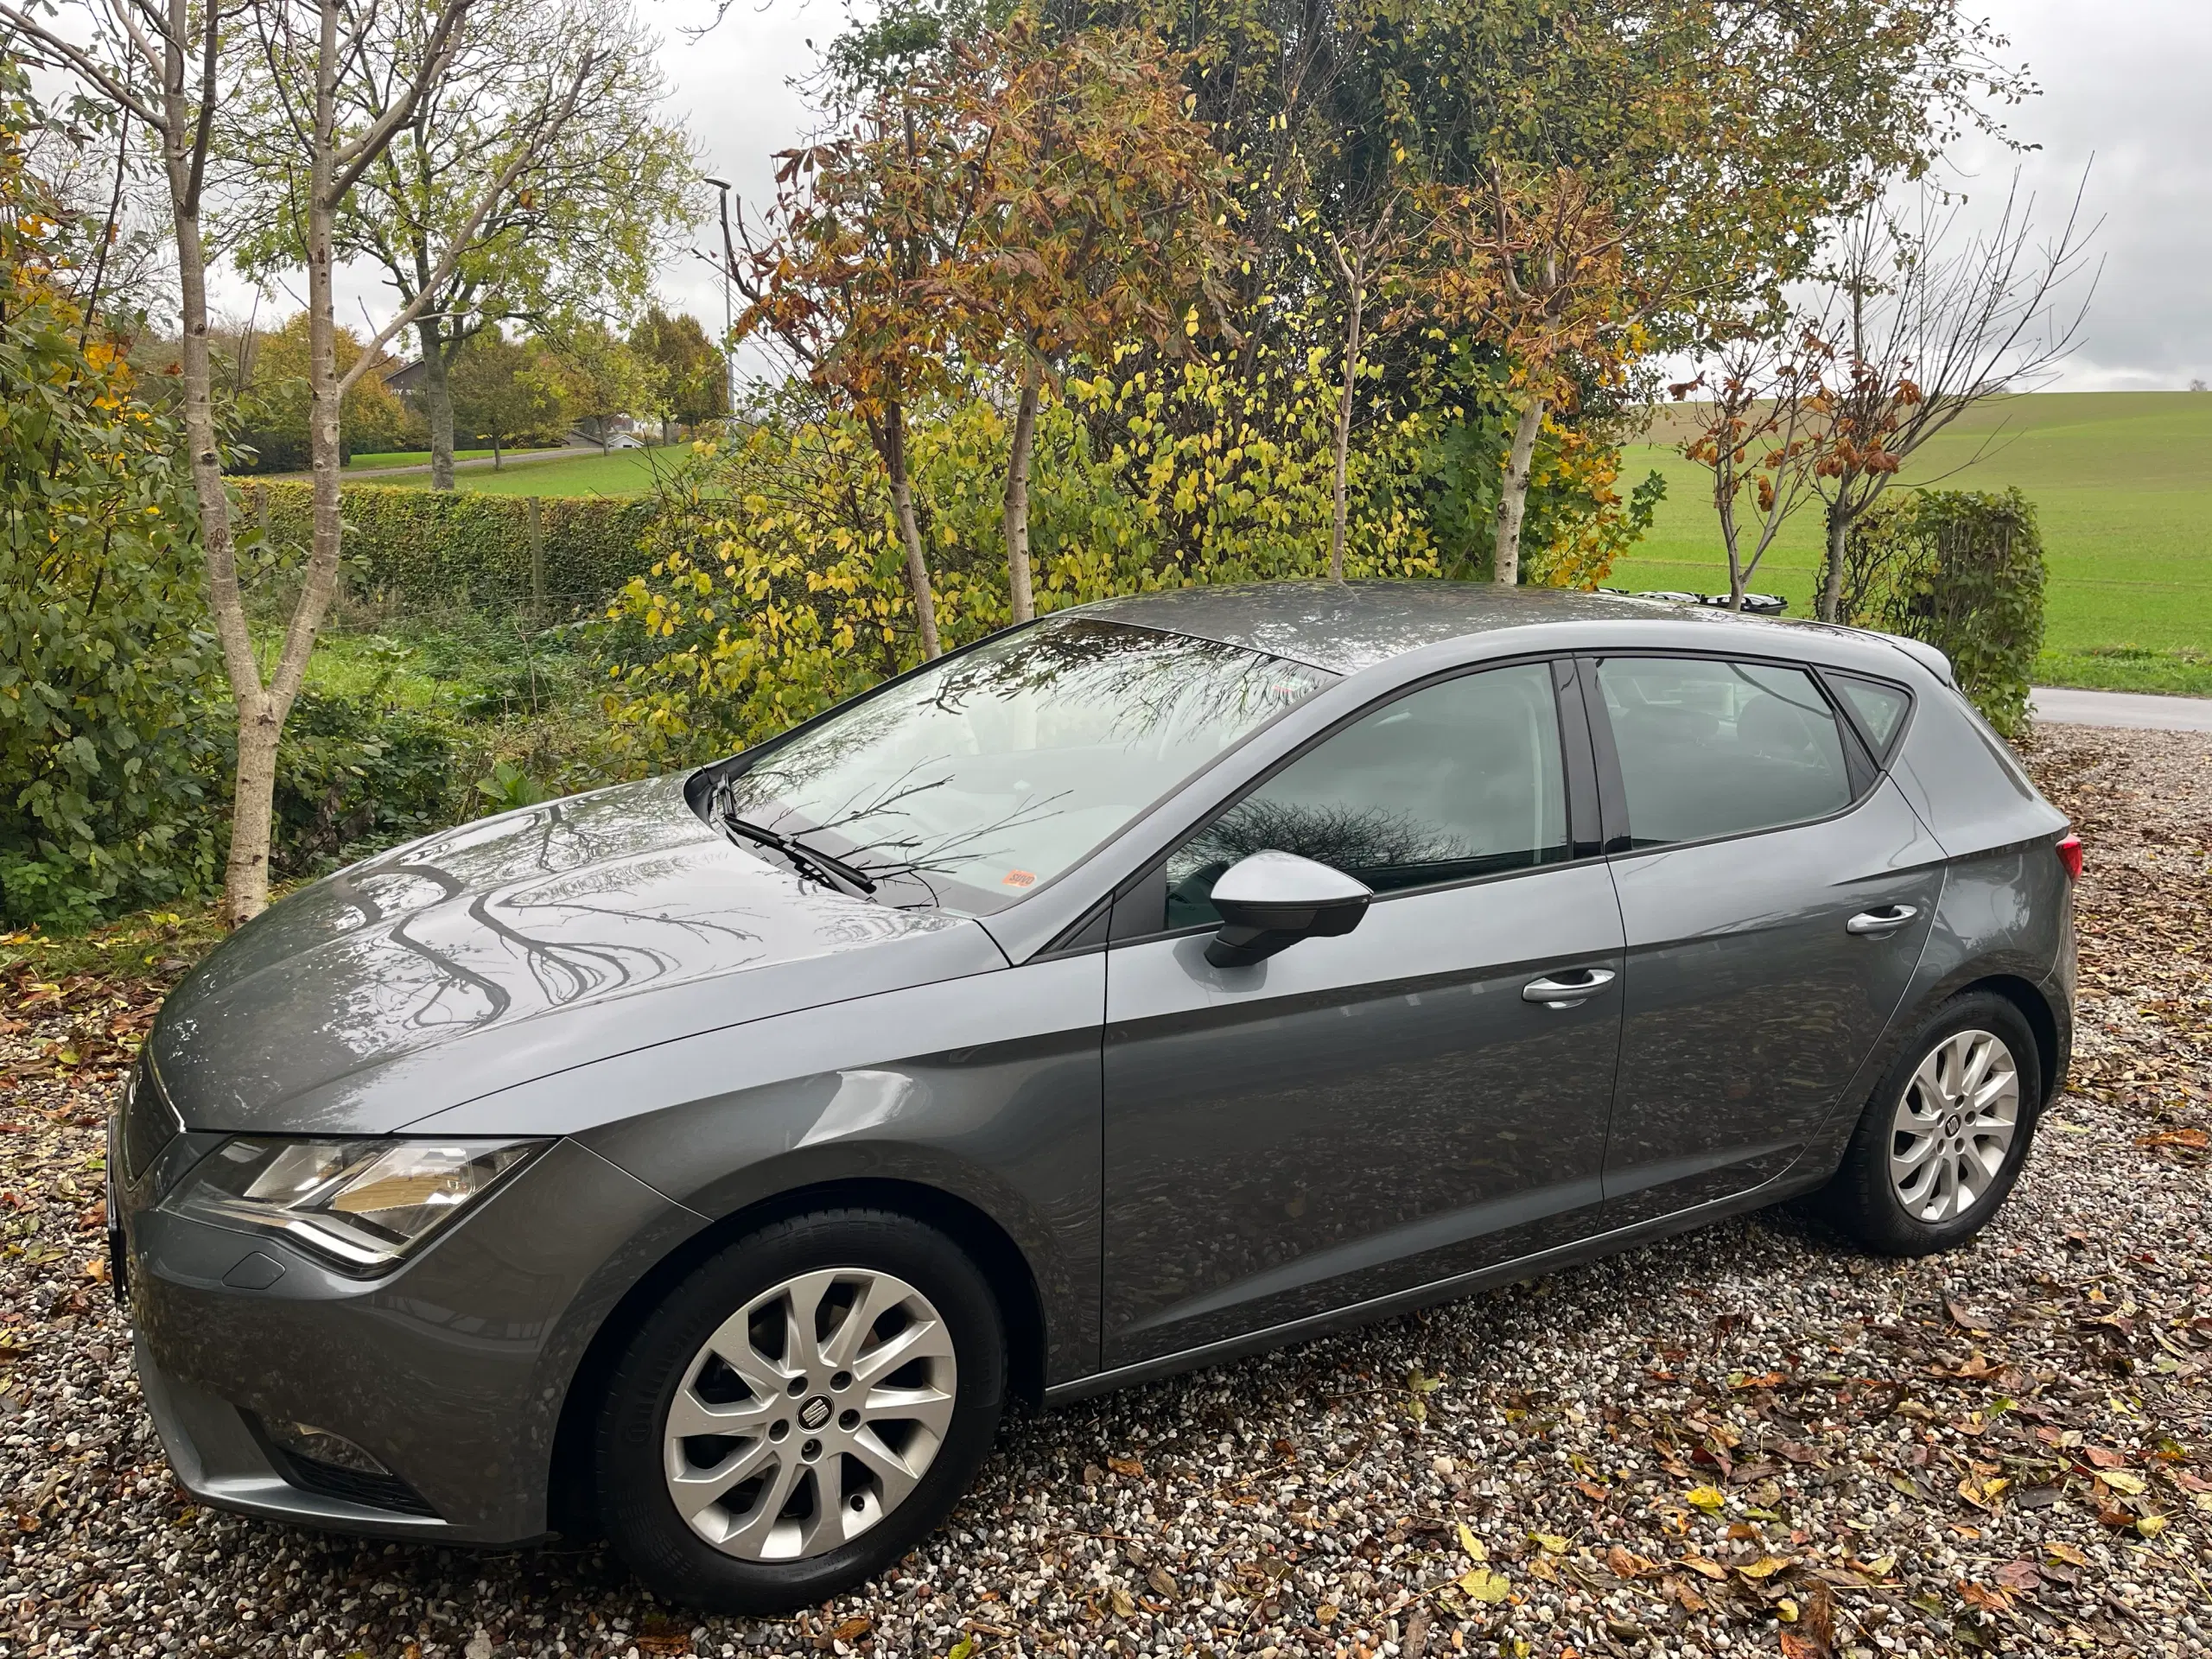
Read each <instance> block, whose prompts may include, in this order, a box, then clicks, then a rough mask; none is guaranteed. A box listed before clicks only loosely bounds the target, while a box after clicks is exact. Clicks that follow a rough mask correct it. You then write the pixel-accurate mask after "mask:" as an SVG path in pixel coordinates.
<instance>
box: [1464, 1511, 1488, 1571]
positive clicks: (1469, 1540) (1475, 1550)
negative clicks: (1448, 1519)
mask: <svg viewBox="0 0 2212 1659" xmlns="http://www.w3.org/2000/svg"><path fill="white" fill-rule="evenodd" d="M1459 1548H1462V1549H1464V1550H1465V1551H1466V1552H1467V1559H1468V1560H1471V1561H1473V1562H1476V1563H1477V1564H1480V1563H1481V1562H1484V1561H1487V1560H1490V1552H1489V1551H1488V1550H1486V1549H1484V1548H1483V1541H1482V1540H1481V1539H1479V1538H1478V1537H1476V1536H1475V1535H1474V1531H1473V1529H1471V1528H1470V1527H1469V1526H1468V1525H1467V1523H1466V1522H1464V1521H1462V1522H1460V1523H1459Z"/></svg>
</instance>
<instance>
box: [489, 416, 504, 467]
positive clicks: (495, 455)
mask: <svg viewBox="0 0 2212 1659" xmlns="http://www.w3.org/2000/svg"><path fill="white" fill-rule="evenodd" d="M504 464H505V463H504V462H502V461H500V459H499V428H497V427H496V426H495V427H493V429H492V470H493V472H495V473H496V472H498V471H499V470H500V469H501V467H503V466H504Z"/></svg>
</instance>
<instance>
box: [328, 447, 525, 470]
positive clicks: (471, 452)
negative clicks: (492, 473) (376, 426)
mask: <svg viewBox="0 0 2212 1659" xmlns="http://www.w3.org/2000/svg"><path fill="white" fill-rule="evenodd" d="M491 453H492V452H491V451H490V450H489V449H456V450H454V452H453V458H454V460H455V461H473V460H474V459H475V457H477V456H478V455H488V454H491ZM429 464H430V452H429V450H427V449H390V450H385V451H384V452H383V453H381V454H359V455H355V456H354V457H353V459H352V460H350V461H347V462H346V471H347V472H349V473H356V472H365V471H368V470H370V469H372V468H374V467H427V466H429Z"/></svg>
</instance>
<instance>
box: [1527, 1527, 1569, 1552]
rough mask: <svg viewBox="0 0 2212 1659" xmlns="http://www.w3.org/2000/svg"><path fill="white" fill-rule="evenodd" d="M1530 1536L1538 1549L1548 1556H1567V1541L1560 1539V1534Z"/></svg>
mask: <svg viewBox="0 0 2212 1659" xmlns="http://www.w3.org/2000/svg"><path fill="white" fill-rule="evenodd" d="M1529 1537H1530V1538H1531V1539H1533V1540H1534V1541H1535V1543H1536V1545H1537V1547H1538V1548H1541V1550H1543V1551H1544V1553H1545V1554H1549V1555H1564V1554H1567V1540H1566V1539H1564V1538H1562V1537H1560V1535H1559V1534H1557V1533H1555V1532H1532V1533H1530V1534H1529Z"/></svg>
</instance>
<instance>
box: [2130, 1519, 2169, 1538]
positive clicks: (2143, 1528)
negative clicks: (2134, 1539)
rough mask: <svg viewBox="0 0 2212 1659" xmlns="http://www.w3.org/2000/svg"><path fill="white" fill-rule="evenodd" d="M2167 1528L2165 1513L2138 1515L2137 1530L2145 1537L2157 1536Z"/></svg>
mask: <svg viewBox="0 0 2212 1659" xmlns="http://www.w3.org/2000/svg"><path fill="white" fill-rule="evenodd" d="M2165 1529H2166V1517H2165V1516H2163V1515H2144V1516H2137V1517H2136V1519H2135V1530H2136V1531H2138V1532H2139V1533H2141V1534H2142V1535H2143V1536H2145V1538H2155V1537H2157V1536H2158V1535H2159V1534H2160V1533H2162V1532H2164V1530H2165Z"/></svg>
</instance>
